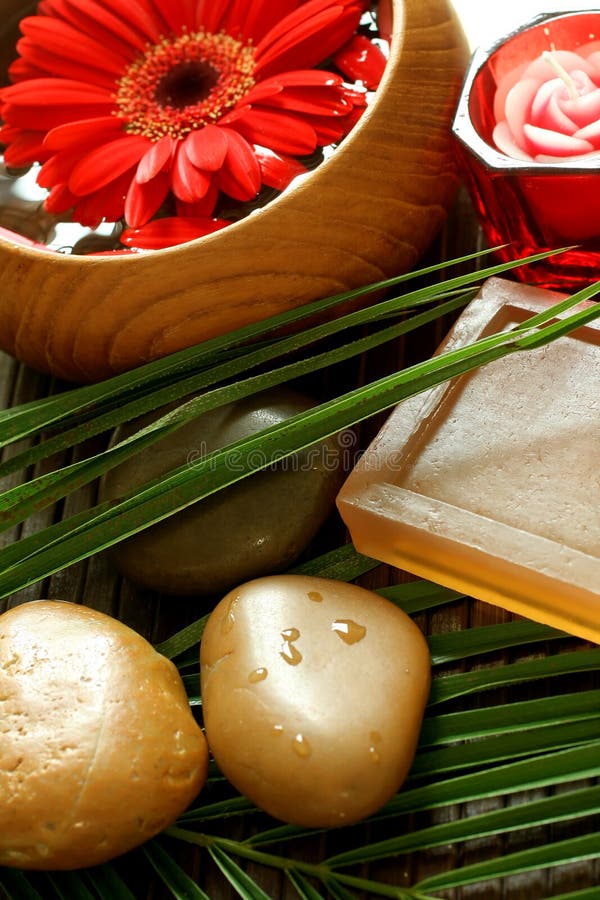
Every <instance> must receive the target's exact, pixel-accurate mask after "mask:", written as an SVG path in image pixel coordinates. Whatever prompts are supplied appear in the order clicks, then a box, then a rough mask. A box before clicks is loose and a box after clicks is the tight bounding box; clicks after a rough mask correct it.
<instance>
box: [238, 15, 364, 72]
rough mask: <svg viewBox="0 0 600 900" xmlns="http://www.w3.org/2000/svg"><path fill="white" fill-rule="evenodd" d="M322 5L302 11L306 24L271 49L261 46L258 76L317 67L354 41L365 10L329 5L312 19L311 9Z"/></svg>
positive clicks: (285, 36)
mask: <svg viewBox="0 0 600 900" xmlns="http://www.w3.org/2000/svg"><path fill="white" fill-rule="evenodd" d="M319 3H320V0H309V2H308V3H305V4H304V5H303V6H302V7H301V8H300V10H298V12H302V11H304V12H305V21H303V22H301V23H299V24H298V25H297V26H296V27H295V28H292V29H290V30H289V31H288V32H287V33H285V32H284V33H282V34H281V36H280V37H279V38H278V40H276V41H275V42H274V43H272V45H271V46H269V47H266V48H263V47H261V46H260V45H259V47H257V51H256V62H257V66H256V75H257V76H258V77H264V76H267V75H274V74H276V73H277V72H281V71H283V70H284V69H301V68H308V67H310V66H315V65H317V64H318V63H319V62H321V60H323V59H327V58H328V57H329V56H331V54H332V53H334V52H335V51H336V50H337V49H338V48H339V47H340V45H341V44H344V43H346V41H349V40H350V38H351V37H352V35H353V34H354V32H355V31H356V28H357V26H358V23H359V21H360V17H361V14H362V7H361V6H360V5H353V6H348V7H346V8H344V7H342V6H341V5H340V6H335V7H332V6H331V5H329V6H328V7H327V8H325V9H323V10H322V11H321V12H320V13H319V14H316V15H310V16H309V15H308V10H309V7H313V4H315V5H316V4H319ZM290 18H291V17H290ZM280 24H281V23H280ZM268 37H269V35H267V38H268Z"/></svg>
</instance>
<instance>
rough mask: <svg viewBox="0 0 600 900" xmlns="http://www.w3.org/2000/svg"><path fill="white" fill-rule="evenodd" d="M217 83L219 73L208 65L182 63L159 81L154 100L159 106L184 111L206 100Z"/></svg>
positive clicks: (199, 61) (199, 62)
mask: <svg viewBox="0 0 600 900" xmlns="http://www.w3.org/2000/svg"><path fill="white" fill-rule="evenodd" d="M218 81H219V73H218V72H217V70H216V69H213V67H212V66H209V65H208V63H205V62H203V61H202V60H198V61H197V62H182V63H179V64H178V65H176V66H174V67H173V68H172V69H171V71H170V72H167V74H166V75H165V76H164V78H161V79H160V81H159V82H158V84H157V85H156V93H155V95H154V99H155V100H156V102H157V103H158V104H159V105H160V106H174V107H175V108H176V109H184V108H185V107H186V106H194V105H195V104H196V103H199V102H200V101H201V100H206V98H207V97H208V96H209V94H210V92H211V91H212V89H213V88H214V87H215V85H216V84H217V82H218Z"/></svg>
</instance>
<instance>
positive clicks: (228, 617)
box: [223, 597, 240, 634]
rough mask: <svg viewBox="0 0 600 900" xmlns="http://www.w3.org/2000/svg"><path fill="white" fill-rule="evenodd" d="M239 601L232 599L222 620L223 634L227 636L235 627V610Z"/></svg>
mask: <svg viewBox="0 0 600 900" xmlns="http://www.w3.org/2000/svg"><path fill="white" fill-rule="evenodd" d="M239 599H240V598H239V597H234V598H233V600H232V601H231V603H230V604H229V607H228V609H227V613H226V614H225V618H224V619H223V631H224V633H225V634H228V633H229V632H230V631H231V630H232V628H233V626H234V625H235V608H236V606H237V605H238V603H239Z"/></svg>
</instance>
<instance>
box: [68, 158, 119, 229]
mask: <svg viewBox="0 0 600 900" xmlns="http://www.w3.org/2000/svg"><path fill="white" fill-rule="evenodd" d="M130 179H131V176H130V174H129V173H127V172H126V173H125V174H123V175H121V176H120V177H119V178H116V179H115V180H114V181H112V182H111V183H110V184H107V185H106V186H105V187H103V188H101V189H100V190H98V191H94V193H92V194H88V195H87V196H86V197H80V198H78V200H77V203H76V205H75V210H74V213H73V218H74V219H75V221H76V222H81V224H82V225H87V227H88V228H97V227H98V225H100V223H101V222H102V221H103V220H105V221H108V222H117V221H118V220H119V219H121V218H122V217H123V213H124V211H125V194H126V193H127V188H128V186H129V181H130Z"/></svg>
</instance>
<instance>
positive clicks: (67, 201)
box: [44, 183, 77, 216]
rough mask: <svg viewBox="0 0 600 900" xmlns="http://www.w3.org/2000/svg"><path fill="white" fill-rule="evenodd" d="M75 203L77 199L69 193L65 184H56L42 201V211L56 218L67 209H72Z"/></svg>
mask: <svg viewBox="0 0 600 900" xmlns="http://www.w3.org/2000/svg"><path fill="white" fill-rule="evenodd" d="M76 202H77V198H76V197H75V195H74V194H72V193H71V191H70V190H69V188H68V187H67V185H66V184H64V183H63V184H57V185H55V186H54V187H53V188H52V190H51V191H50V193H49V194H48V196H47V197H46V199H45V200H44V209H45V210H47V212H49V213H52V214H53V215H56V216H57V215H60V214H61V213H64V212H66V211H67V210H68V209H72V208H73V207H74V206H75V203H76Z"/></svg>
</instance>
